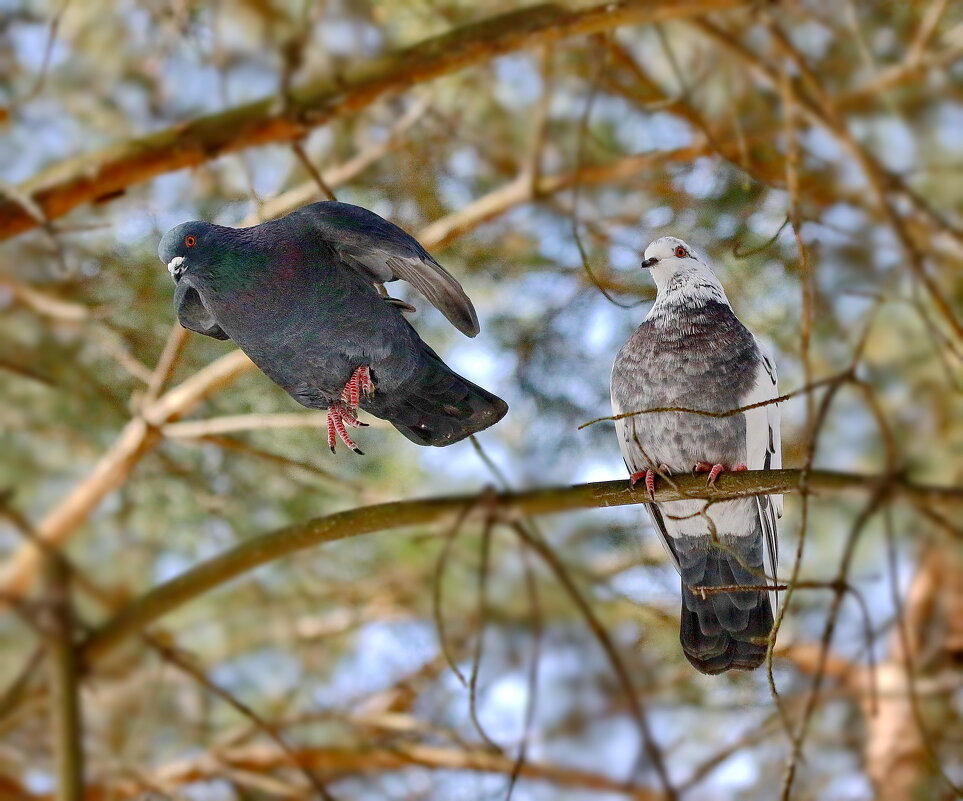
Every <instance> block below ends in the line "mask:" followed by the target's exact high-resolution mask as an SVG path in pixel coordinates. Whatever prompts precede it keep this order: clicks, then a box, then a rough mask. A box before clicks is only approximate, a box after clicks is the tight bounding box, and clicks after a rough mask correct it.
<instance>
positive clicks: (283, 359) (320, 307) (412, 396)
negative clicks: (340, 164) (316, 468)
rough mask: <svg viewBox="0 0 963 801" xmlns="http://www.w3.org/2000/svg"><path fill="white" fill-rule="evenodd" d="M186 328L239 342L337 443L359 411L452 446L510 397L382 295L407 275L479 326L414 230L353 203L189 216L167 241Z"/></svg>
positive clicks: (459, 317) (502, 409)
mask: <svg viewBox="0 0 963 801" xmlns="http://www.w3.org/2000/svg"><path fill="white" fill-rule="evenodd" d="M158 255H159V256H160V258H161V261H163V262H164V263H166V264H167V266H168V269H169V270H170V272H171V275H172V276H173V278H174V281H175V282H176V289H175V292H174V308H175V310H176V313H177V317H178V320H179V321H180V323H181V325H183V326H184V327H185V328H188V329H190V330H191V331H196V332H197V333H199V334H204V335H205V336H210V337H214V338H216V339H231V340H233V341H234V342H235V343H237V345H238V346H239V347H240V348H241V350H243V351H244V352H245V353H246V354H247V355H248V356H250V357H251V360H252V361H253V362H254V363H255V364H256V365H257V366H258V367H260V368H261V369H262V370H263V371H264V372H265V373H266V374H267V375H268V377H269V378H271V379H272V380H273V381H274V382H276V383H277V384H279V385H280V386H281V387H283V388H284V389H285V390H286V391H287V392H288V393H289V394H290V395H291V397H293V398H294V399H295V400H296V401H298V402H299V403H301V404H303V405H304V406H307V407H309V408H312V409H326V410H327V412H328V445H329V446H330V447H331V450H332V451H334V449H335V443H336V440H337V437H340V438H341V440H342V441H343V442H344V443H345V444H346V445H347V446H348V447H349V448H352V449H353V450H354V451H355V452H356V453H361V451H360V450H359V449H358V447H357V445H355V444H354V442H353V441H352V440H351V437H350V436H349V435H348V432H347V428H348V427H353V426H359V425H365V424H364V423H361V422H359V420H358V409H359V408H361V409H364V410H365V411H367V412H370V413H371V414H373V415H375V416H376V417H380V418H382V419H384V420H388V421H389V422H390V423H391V424H392V425H394V426H395V428H397V429H398V430H399V431H400V432H401V433H402V434H404V435H405V436H406V437H408V439H410V440H411V441H412V442H416V443H418V444H419V445H437V446H443V445H450V444H451V443H453V442H457V441H458V440H460V439H464V438H465V437H467V436H469V435H470V434H474V433H475V432H477V431H481V430H482V429H484V428H488V426H490V425H493V424H494V423H496V422H498V421H499V420H500V419H501V418H502V417H503V416H504V415H505V413H506V412H507V411H508V406H507V404H506V403H505V402H504V401H503V400H501V399H500V398H498V397H496V396H495V395H492V394H491V393H490V392H487V391H486V390H484V389H482V388H481V387H479V386H476V385H475V384H473V383H472V382H471V381H468V380H467V379H465V378H462V377H461V376H460V375H458V374H457V373H455V372H453V371H452V370H451V369H450V368H449V367H448V366H447V365H446V364H445V363H444V362H443V361H442V360H441V358H440V357H439V356H438V354H436V353H435V352H434V351H433V350H432V349H431V348H430V347H428V345H426V344H425V343H424V342H423V341H422V339H421V338H420V337H419V336H418V334H417V332H416V331H415V330H414V328H412V327H411V325H410V324H409V323H408V321H407V320H406V319H405V318H404V316H403V314H402V312H403V311H405V310H411V307H410V306H408V305H407V304H405V303H402V302H401V301H399V300H396V299H394V298H388V297H385V296H384V295H382V294H381V292H379V289H378V286H377V285H380V284H384V283H387V282H389V281H395V280H397V279H404V280H406V281H408V283H410V284H411V285H412V286H414V287H415V288H416V289H417V290H418V291H419V292H421V294H422V295H424V296H425V297H426V298H427V299H428V300H429V301H430V302H431V303H432V304H433V305H434V306H435V307H436V308H438V309H439V310H440V311H441V312H442V314H444V315H445V317H447V318H448V319H449V320H450V321H451V322H452V324H453V325H454V326H455V327H456V328H458V330H459V331H461V332H462V333H464V334H466V335H467V336H470V337H473V336H475V335H476V334H477V333H478V318H477V317H476V316H475V309H474V308H473V306H472V304H471V301H470V300H469V299H468V296H467V295H466V294H465V292H464V290H463V289H462V288H461V285H460V284H459V283H458V281H456V280H455V279H454V278H453V277H452V276H451V274H449V273H448V271H446V270H445V268H444V267H442V266H441V265H440V264H438V262H436V261H435V260H434V259H433V258H432V257H431V256H430V255H429V253H428V252H427V251H426V250H425V249H424V248H423V247H422V246H421V245H420V244H419V243H418V242H417V241H415V239H413V238H412V237H411V236H409V235H408V234H407V233H405V232H404V231H402V230H401V229H400V228H398V227H397V226H396V225H393V224H392V223H390V222H388V221H387V220H384V219H382V218H381V217H379V216H378V215H377V214H374V213H373V212H370V211H367V210H366V209H363V208H360V207H358V206H351V205H349V204H347V203H337V202H323V203H313V204H311V205H309V206H304V207H303V208H300V209H298V210H297V211H294V212H292V213H291V214H288V215H287V216H286V217H282V218H280V219H278V220H272V221H270V222H265V223H262V224H261V225H255V226H252V227H251V228H226V227H224V226H221V225H213V224H212V223H208V222H200V221H195V222H187V223H183V224H181V225H178V226H177V227H176V228H172V229H171V230H170V231H168V232H167V233H166V234H165V235H164V238H163V239H162V240H161V243H160V246H159V248H158Z"/></svg>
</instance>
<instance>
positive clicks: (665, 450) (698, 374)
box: [612, 301, 759, 472]
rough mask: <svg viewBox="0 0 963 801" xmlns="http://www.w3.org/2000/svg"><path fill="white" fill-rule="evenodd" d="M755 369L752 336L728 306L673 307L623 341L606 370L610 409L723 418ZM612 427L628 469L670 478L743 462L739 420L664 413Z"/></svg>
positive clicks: (743, 437) (740, 416)
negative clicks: (704, 465) (662, 471)
mask: <svg viewBox="0 0 963 801" xmlns="http://www.w3.org/2000/svg"><path fill="white" fill-rule="evenodd" d="M758 364H759V356H758V351H757V348H756V344H755V341H754V339H753V337H752V334H750V333H749V331H748V330H747V329H746V328H745V327H744V326H743V325H742V324H741V323H740V322H739V320H738V319H737V318H736V316H735V315H734V314H733V313H732V310H731V309H730V308H729V306H727V305H726V304H724V303H716V302H714V301H713V302H709V303H707V304H705V305H704V306H700V307H698V308H696V309H689V308H680V309H678V310H676V311H675V313H672V314H668V315H664V316H662V317H657V318H654V319H651V320H648V321H646V322H645V323H643V324H642V325H641V326H640V327H639V328H638V330H637V331H636V332H635V334H634V335H633V336H632V337H631V338H630V339H629V341H628V342H626V344H625V346H624V347H623V348H622V350H621V351H620V352H619V355H618V357H617V358H616V361H615V365H614V368H613V373H612V398H613V403H614V406H615V408H616V409H617V411H619V412H631V411H642V410H645V409H656V408H672V409H687V410H695V411H702V412H712V413H714V414H719V413H724V412H727V411H729V410H731V409H735V408H738V407H739V406H740V405H742V399H743V398H745V397H746V396H747V395H748V394H749V392H750V390H751V389H752V386H753V385H754V383H755V376H756V370H757V369H758ZM619 424H620V425H621V426H622V428H621V432H620V433H621V434H622V440H623V443H624V445H623V447H624V448H627V449H630V450H631V453H627V454H626V461H627V462H630V467H631V468H632V469H633V470H636V469H645V468H646V467H649V466H655V465H658V464H662V463H664V464H666V465H667V466H668V467H669V468H670V470H671V471H672V472H686V471H689V470H691V469H692V466H693V465H694V464H695V463H696V462H700V461H706V462H711V463H716V462H719V463H722V464H726V465H732V464H738V463H745V461H746V421H745V417H744V415H743V414H736V415H731V416H725V417H713V416H707V415H704V414H694V413H692V412H689V411H666V412H655V413H650V414H640V415H635V416H633V417H628V418H625V419H623V420H621V421H619ZM630 456H631V458H630Z"/></svg>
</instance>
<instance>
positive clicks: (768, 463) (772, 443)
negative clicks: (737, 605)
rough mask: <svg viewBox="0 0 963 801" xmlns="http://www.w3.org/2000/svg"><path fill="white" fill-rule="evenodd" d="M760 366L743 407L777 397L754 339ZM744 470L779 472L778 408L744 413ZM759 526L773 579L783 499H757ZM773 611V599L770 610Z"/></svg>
mask: <svg viewBox="0 0 963 801" xmlns="http://www.w3.org/2000/svg"><path fill="white" fill-rule="evenodd" d="M756 349H757V350H758V352H759V357H760V362H759V366H758V369H757V370H756V383H755V385H754V386H753V388H752V391H751V392H750V393H749V394H748V395H747V396H746V398H745V399H744V400H743V402H742V405H743V406H750V405H752V404H755V403H763V402H765V401H771V400H772V399H773V398H776V397H778V396H779V386H778V381H777V378H776V367H775V363H774V362H773V359H772V356H770V354H769V352H768V351H767V350H766V348H765V347H764V346H763V344H762V343H761V342H760V341H759V340H758V339H756ZM745 416H746V466H747V467H748V468H749V469H750V470H778V469H780V468H781V467H782V441H781V438H780V433H779V405H778V404H776V403H767V404H766V405H764V406H759V407H757V408H755V409H749V410H747V411H746V412H745ZM756 505H757V506H758V509H759V522H760V523H761V524H762V531H763V535H764V538H765V548H766V573H767V574H768V575H769V576H772V577H774V576H775V575H776V564H777V563H778V561H779V541H778V532H777V529H776V519H777V518H780V517H782V495H759V496H756ZM775 608H776V604H775V599H774V598H773V609H775Z"/></svg>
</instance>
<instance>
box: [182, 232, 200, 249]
mask: <svg viewBox="0 0 963 801" xmlns="http://www.w3.org/2000/svg"><path fill="white" fill-rule="evenodd" d="M184 244H185V245H187V247H189V248H192V247H194V245H196V244H197V240H196V239H195V238H194V237H192V236H190V235H188V236H185V237H184Z"/></svg>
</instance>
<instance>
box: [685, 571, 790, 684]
mask: <svg viewBox="0 0 963 801" xmlns="http://www.w3.org/2000/svg"><path fill="white" fill-rule="evenodd" d="M772 626H773V615H772V606H771V604H770V603H769V595H768V593H766V592H762V591H757V590H750V591H747V592H731V593H730V592H720V593H711V594H706V595H705V597H703V596H702V595H700V594H697V593H694V592H693V591H692V590H690V589H689V588H688V587H686V586H685V585H683V587H682V621H681V625H680V628H679V639H680V640H681V642H682V650H683V651H684V652H685V655H686V658H687V659H688V660H689V662H690V663H691V664H692V666H693V667H694V668H695V669H696V670H698V671H699V672H701V673H707V674H709V675H716V674H718V673H724V672H725V671H727V670H755V669H756V668H757V667H759V666H760V665H761V664H762V663H763V662H764V661H765V660H766V651H767V650H768V646H769V643H768V640H769V634H770V632H771V631H772Z"/></svg>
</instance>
